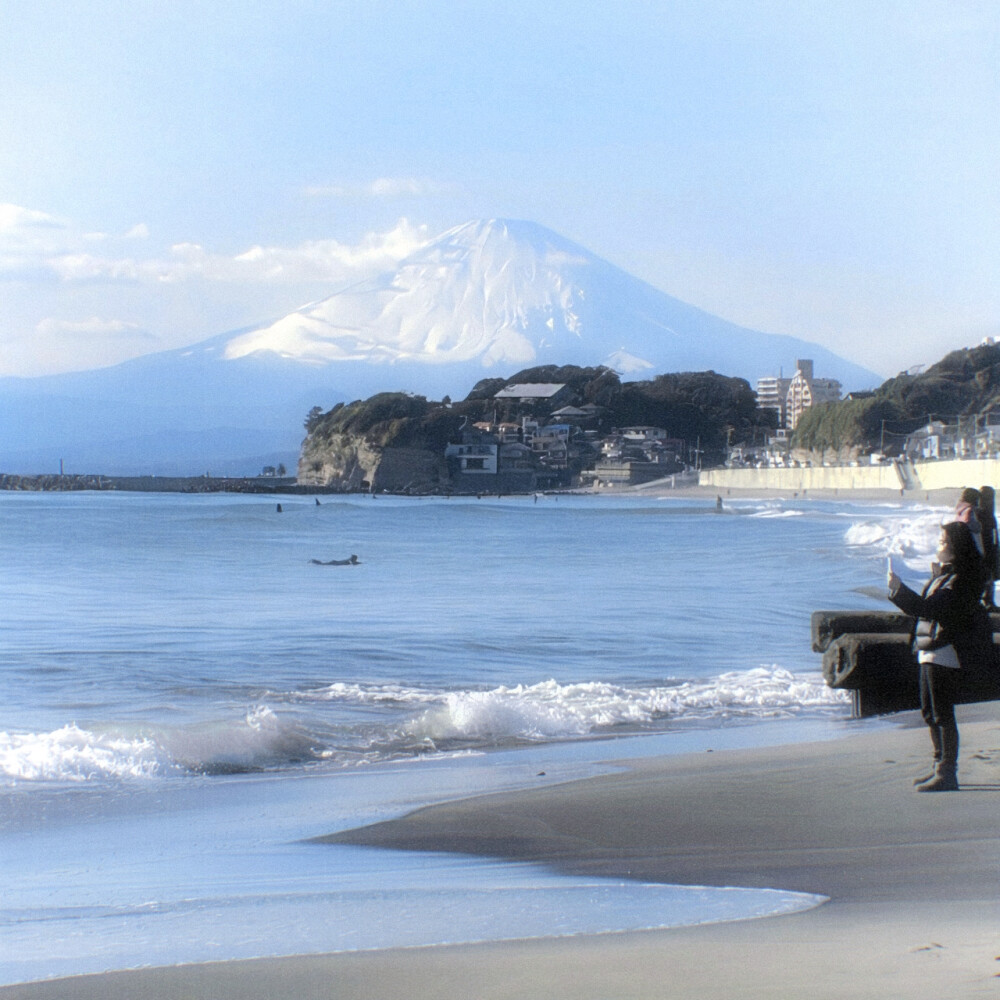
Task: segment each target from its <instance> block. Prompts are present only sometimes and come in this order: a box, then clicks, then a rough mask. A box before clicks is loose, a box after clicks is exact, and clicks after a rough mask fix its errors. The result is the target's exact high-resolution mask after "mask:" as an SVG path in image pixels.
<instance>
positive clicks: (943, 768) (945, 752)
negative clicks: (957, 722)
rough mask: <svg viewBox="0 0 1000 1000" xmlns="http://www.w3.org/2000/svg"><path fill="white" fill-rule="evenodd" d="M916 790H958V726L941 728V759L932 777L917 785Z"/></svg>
mask: <svg viewBox="0 0 1000 1000" xmlns="http://www.w3.org/2000/svg"><path fill="white" fill-rule="evenodd" d="M917 791H918V792H957V791H958V726H943V727H942V728H941V761H940V763H939V764H938V766H937V768H936V769H935V773H934V777H933V778H931V780H930V781H928V782H927V783H926V784H924V785H919V786H918V787H917Z"/></svg>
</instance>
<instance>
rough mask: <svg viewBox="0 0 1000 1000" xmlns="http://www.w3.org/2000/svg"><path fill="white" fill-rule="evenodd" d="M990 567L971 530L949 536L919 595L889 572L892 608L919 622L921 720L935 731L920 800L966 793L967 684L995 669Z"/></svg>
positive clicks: (947, 529)
mask: <svg viewBox="0 0 1000 1000" xmlns="http://www.w3.org/2000/svg"><path fill="white" fill-rule="evenodd" d="M983 583H984V572H983V560H982V556H981V555H980V554H979V549H978V548H977V547H976V544H975V541H974V540H973V537H972V532H971V531H970V530H969V527H968V525H966V524H963V523H962V522H960V521H955V522H953V523H952V524H946V525H945V526H944V527H943V528H942V529H941V538H940V540H939V543H938V550H937V560H936V562H934V563H932V564H931V578H930V580H928V581H927V584H926V586H925V587H924V589H923V592H922V593H920V594H918V593H917V592H916V591H914V590H911V589H910V588H909V587H907V586H906V584H905V583H903V581H902V580H900V578H899V577H898V576H897V575H896V573H895V572H894V571H893V570H892V569H891V568H890V569H889V577H888V584H889V600H890V601H892V603H893V604H895V605H896V607H898V608H899V609H900V610H901V611H903V612H905V613H906V614H908V615H913V616H914V617H915V618H916V619H917V623H916V627H915V629H914V633H913V645H914V649H915V651H916V653H917V661H918V663H919V664H920V712H921V714H922V715H923V717H924V721H925V722H926V723H927V725H928V727H929V728H930V731H931V743H932V745H933V748H934V768H933V770H932V771H931V772H930V773H929V774H926V775H924V776H923V777H920V778H918V779H917V780H916V781H915V782H914V784H916V785H917V790H918V791H920V792H953V791H958V725H957V723H956V721H955V701H956V699H957V698H958V695H959V690H960V686H961V684H962V682H963V676H964V677H966V678H967V677H969V676H976V675H980V674H981V673H982V672H983V671H985V670H986V669H988V667H989V666H990V665H991V664H992V657H993V633H992V630H991V627H990V620H989V615H987V613H986V609H985V608H984V607H983V606H982V604H981V603H980V596H981V595H982V592H983Z"/></svg>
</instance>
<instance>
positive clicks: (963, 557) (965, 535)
mask: <svg viewBox="0 0 1000 1000" xmlns="http://www.w3.org/2000/svg"><path fill="white" fill-rule="evenodd" d="M941 530H942V531H943V532H944V533H945V537H946V538H947V539H948V547H949V548H950V549H951V554H952V566H953V567H954V569H955V573H956V574H958V576H969V577H972V576H979V575H982V557H981V556H980V555H979V549H978V548H977V547H976V543H975V541H973V538H972V532H971V531H970V530H969V526H968V525H967V524H965V523H963V522H962V521H949V522H948V524H946V525H944V526H943V527H942V529H941Z"/></svg>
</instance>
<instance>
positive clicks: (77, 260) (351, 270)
mask: <svg viewBox="0 0 1000 1000" xmlns="http://www.w3.org/2000/svg"><path fill="white" fill-rule="evenodd" d="M11 207H15V206H11ZM22 211H24V212H26V211H27V210H22ZM8 214H9V215H10V216H11V217H12V218H13V217H14V215H15V213H13V212H11V213H8ZM29 215H31V216H40V217H45V216H44V213H29ZM148 237H149V230H148V228H147V227H146V226H145V225H144V224H139V225H137V226H134V227H133V228H132V229H130V230H128V232H126V233H125V234H123V235H122V236H120V237H113V236H108V235H107V234H104V233H80V234H74V233H73V232H72V231H68V232H66V231H64V232H63V234H62V237H61V239H60V240H59V242H58V244H53V243H52V241H50V240H44V239H40V240H36V241H35V242H34V243H31V244H27V245H25V243H24V241H19V242H18V243H17V245H13V244H10V243H8V244H7V247H6V249H5V247H4V245H3V242H2V240H0V279H2V278H6V279H8V280H12V279H19V280H31V279H33V278H35V279H37V278H45V279H48V280H52V279H55V280H58V281H59V282H63V283H91V282H111V283H140V284H144V283H150V284H162V283H167V284H177V283H180V282H184V281H189V280H196V279H197V280H202V281H208V282H215V283H220V284H234V283H241V282H255V283H258V284H260V283H263V284H296V283H302V282H307V283H308V282H327V283H331V284H336V283H339V282H343V281H357V280H360V279H361V278H364V277H367V276H369V275H371V274H374V273H377V272H378V271H380V270H384V269H388V268H391V267H394V266H395V265H396V264H397V263H398V262H399V261H400V260H402V259H403V258H404V257H406V256H407V255H409V254H410V253H412V252H413V251H414V250H416V249H417V248H418V247H420V246H422V245H423V244H424V243H425V242H426V241H427V232H426V230H425V228H424V227H422V226H415V225H413V224H412V223H410V222H409V221H408V220H406V219H401V220H400V221H399V222H398V223H397V224H396V226H395V227H394V228H392V229H390V230H389V231H388V232H383V233H369V234H367V235H366V236H365V237H364V238H363V239H361V240H360V241H359V242H358V243H342V242H340V241H338V240H334V239H323V240H309V241H307V242H305V243H301V244H299V245H297V246H291V247H283V246H263V245H257V246H252V247H250V248H249V249H247V250H245V251H243V252H242V253H238V254H235V255H231V254H219V253H213V252H212V251H210V250H208V249H206V248H205V247H204V246H202V245H201V244H200V243H196V242H193V241H192V242H184V243H177V244H174V245H173V246H171V247H169V248H168V249H166V250H165V251H163V252H161V253H159V254H156V253H155V252H153V251H152V248H150V252H149V254H148V255H143V256H140V255H139V254H137V253H136V252H135V248H136V243H145V242H146V241H147V240H148ZM126 242H127V244H128V245H127V246H126V245H125V244H126ZM98 244H100V245H101V247H100V248H98ZM105 249H106V252H101V250H105ZM116 250H119V251H124V250H127V251H128V252H125V253H122V252H119V253H116V252H115V251H116Z"/></svg>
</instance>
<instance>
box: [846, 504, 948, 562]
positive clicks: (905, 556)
mask: <svg viewBox="0 0 1000 1000" xmlns="http://www.w3.org/2000/svg"><path fill="white" fill-rule="evenodd" d="M946 520H948V512H946V511H943V510H928V511H921V512H920V513H917V514H914V515H911V516H901V517H884V518H874V519H872V520H866V521H860V522H857V523H855V524H852V525H851V526H850V527H849V528H848V529H847V531H846V532H845V533H844V541H845V542H846V543H847V545H848V546H850V547H852V548H854V549H856V550H859V551H861V552H862V553H863V554H865V555H872V556H880V557H885V556H889V555H892V556H896V557H898V558H899V559H900V560H901V561H902V562H903V563H905V564H906V565H907V566H908V567H910V569H912V570H914V571H917V572H924V571H926V569H927V567H928V565H929V563H930V560H931V558H932V556H933V555H934V551H935V549H936V548H937V542H938V536H939V535H940V533H941V524H942V522H944V521H946Z"/></svg>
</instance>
